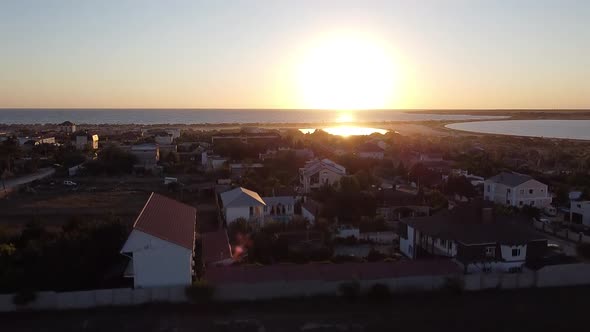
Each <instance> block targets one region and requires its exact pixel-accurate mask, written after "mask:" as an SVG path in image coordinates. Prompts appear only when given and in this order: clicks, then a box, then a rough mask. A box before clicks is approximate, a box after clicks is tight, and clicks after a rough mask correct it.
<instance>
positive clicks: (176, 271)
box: [121, 193, 197, 288]
mask: <svg viewBox="0 0 590 332" xmlns="http://www.w3.org/2000/svg"><path fill="white" fill-rule="evenodd" d="M196 222H197V210H196V209H195V208H194V207H192V206H189V205H186V204H184V203H181V202H178V201H175V200H173V199H171V198H168V197H165V196H162V195H159V194H156V193H152V194H151V195H150V197H149V199H148V200H147V202H146V203H145V206H144V207H143V209H142V210H141V212H140V214H139V216H138V217H137V220H135V223H134V224H133V230H132V231H131V234H130V235H129V238H128V239H127V241H126V242H125V245H123V248H122V249H121V254H123V255H125V256H127V257H129V258H130V261H129V265H128V266H127V269H126V271H125V276H127V277H132V278H133V285H134V287H135V288H148V287H163V286H179V285H190V284H191V283H192V276H193V255H194V243H195V226H196Z"/></svg>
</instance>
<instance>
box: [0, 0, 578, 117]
mask: <svg viewBox="0 0 590 332" xmlns="http://www.w3.org/2000/svg"><path fill="white" fill-rule="evenodd" d="M588 17H590V2H588V1H573V0H569V1H530V0H525V1H519V2H517V3H513V4H510V3H508V2H487V1H421V2H419V3H417V2H411V1H362V2H361V1H322V2H318V1H298V2H288V1H262V0H259V1H233V2H231V3H221V2H206V1H167V2H161V1H139V0H136V1H134V0H127V1H111V0H108V1H107V0H104V1H100V2H99V1H97V2H88V1H65V0H54V1H43V2H38V1H26V0H25V1H10V0H6V1H1V2H0V43H1V45H3V47H2V52H0V72H1V73H2V75H0V108H204V109H223V108H228V109H230V108H233V109H236V108H237V109H242V108H246V109H260V108H268V109H277V108H289V109H308V108H309V109H316V108H327V109H458V110H461V109H588V108H590V84H588V79H589V78H590V43H589V42H588V41H589V40H590V22H589V21H588Z"/></svg>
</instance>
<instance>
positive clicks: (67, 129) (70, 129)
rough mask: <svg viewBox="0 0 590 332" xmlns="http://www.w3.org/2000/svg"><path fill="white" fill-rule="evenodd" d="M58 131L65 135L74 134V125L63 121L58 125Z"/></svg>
mask: <svg viewBox="0 0 590 332" xmlns="http://www.w3.org/2000/svg"><path fill="white" fill-rule="evenodd" d="M59 131H61V132H63V133H66V134H72V133H75V132H76V125H75V124H73V123H72V122H70V121H64V122H62V123H60V124H59Z"/></svg>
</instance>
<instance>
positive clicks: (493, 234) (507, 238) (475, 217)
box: [401, 202, 545, 244]
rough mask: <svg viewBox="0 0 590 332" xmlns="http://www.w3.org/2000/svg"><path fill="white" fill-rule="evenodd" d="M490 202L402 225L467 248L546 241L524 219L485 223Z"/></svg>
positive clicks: (498, 218) (494, 218)
mask: <svg viewBox="0 0 590 332" xmlns="http://www.w3.org/2000/svg"><path fill="white" fill-rule="evenodd" d="M486 204H488V203H487V202H472V203H467V204H463V205H460V206H457V207H455V208H454V209H453V210H450V211H449V210H445V211H442V212H440V213H438V214H435V215H432V216H429V217H419V218H409V219H403V220H402V221H401V222H402V223H404V224H406V225H409V226H411V227H412V228H415V229H418V230H420V232H422V233H425V234H428V235H430V236H434V237H438V238H441V239H445V240H454V241H458V242H461V243H464V244H483V243H501V244H520V243H527V242H530V241H535V240H543V239H545V237H544V236H542V235H538V234H537V233H536V232H534V231H532V230H531V229H530V228H529V227H528V226H527V221H528V220H526V218H523V217H520V216H509V215H494V214H493V212H492V216H491V218H492V219H491V220H490V221H489V222H484V221H483V209H484V208H490V209H491V207H490V206H489V205H486ZM490 212H491V211H490Z"/></svg>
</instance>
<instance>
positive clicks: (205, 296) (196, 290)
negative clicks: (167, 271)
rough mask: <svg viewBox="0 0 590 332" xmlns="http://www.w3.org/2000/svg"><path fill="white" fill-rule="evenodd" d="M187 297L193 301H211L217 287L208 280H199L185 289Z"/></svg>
mask: <svg viewBox="0 0 590 332" xmlns="http://www.w3.org/2000/svg"><path fill="white" fill-rule="evenodd" d="M184 293H185V294H186V297H188V299H189V300H190V301H191V302H193V303H203V302H209V301H211V300H212V299H213V294H214V293H215V288H214V287H213V286H212V285H210V284H208V283H207V282H206V281H203V280H197V281H195V282H193V284H192V285H190V286H187V287H186V289H185V290H184Z"/></svg>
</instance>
